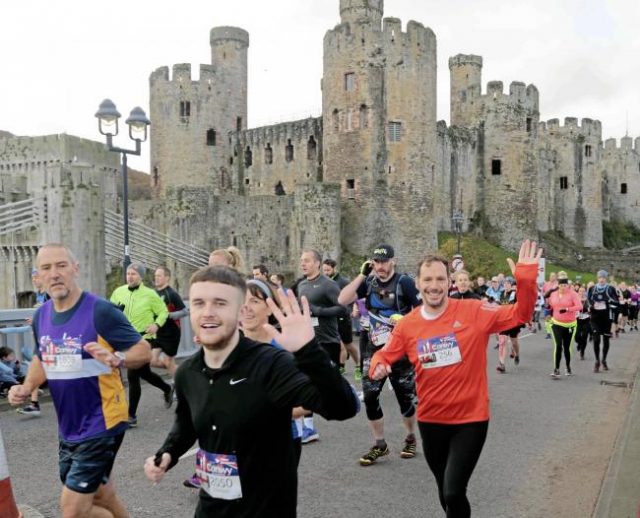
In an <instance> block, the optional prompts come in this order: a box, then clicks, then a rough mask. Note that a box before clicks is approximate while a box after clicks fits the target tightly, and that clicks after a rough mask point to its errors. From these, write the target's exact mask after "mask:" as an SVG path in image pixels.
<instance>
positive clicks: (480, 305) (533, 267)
mask: <svg viewBox="0 0 640 518" xmlns="http://www.w3.org/2000/svg"><path fill="white" fill-rule="evenodd" d="M541 255H542V249H540V250H538V248H537V246H536V243H535V242H529V241H528V240H527V241H525V242H524V243H523V244H522V247H521V248H520V255H519V258H518V264H517V266H516V265H515V264H514V263H513V261H512V260H511V259H508V262H509V266H510V267H511V271H512V272H513V273H514V275H515V278H516V281H517V285H518V302H517V303H516V304H513V305H509V306H495V305H493V304H488V303H484V302H482V301H478V300H454V299H449V298H448V296H447V293H448V289H449V283H450V279H449V274H448V262H447V260H446V259H444V258H442V257H439V256H435V255H429V256H426V257H425V258H424V259H423V260H422V261H421V262H420V264H419V267H418V277H417V279H416V285H417V287H418V290H419V291H420V293H421V295H422V300H423V305H422V306H421V307H419V308H416V309H414V310H413V311H412V312H411V313H409V314H408V315H407V316H405V317H404V318H403V319H402V320H400V322H399V323H398V324H397V325H396V327H395V329H394V331H393V334H392V338H391V341H390V342H389V343H388V344H387V345H386V346H385V347H383V348H382V349H381V350H380V351H378V352H377V353H376V354H375V355H374V356H373V358H372V359H371V367H370V370H369V376H370V377H371V378H372V379H382V378H384V377H385V376H386V375H387V374H388V373H389V372H390V370H391V365H392V364H393V363H395V362H396V361H397V360H398V359H399V358H401V357H402V356H403V355H405V354H406V355H407V356H408V357H409V360H410V361H411V363H412V364H413V366H414V369H415V371H416V387H417V392H418V400H419V402H418V426H419V429H420V435H421V436H422V443H423V448H424V453H425V457H426V459H427V464H428V465H429V468H430V469H431V471H432V472H433V474H434V476H435V478H436V482H437V484H438V493H439V496H440V503H441V505H442V507H443V509H444V510H445V512H446V515H447V518H454V517H455V518H458V517H468V516H470V515H471V507H470V505H469V501H468V500H467V496H466V490H467V483H468V482H469V479H470V478H471V474H472V473H473V469H474V468H475V465H476V463H477V461H478V458H479V457H480V453H481V451H482V447H483V446H484V441H485V438H486V435H487V429H488V426H489V390H488V385H487V354H486V349H487V344H488V342H489V337H490V336H491V334H493V333H497V332H499V331H502V330H505V329H510V328H512V327H515V326H516V325H519V324H523V323H525V322H528V321H529V319H530V317H531V313H532V312H533V308H534V305H535V302H536V298H537V286H536V277H537V272H538V262H539V259H540V257H541Z"/></svg>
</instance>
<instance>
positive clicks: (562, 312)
mask: <svg viewBox="0 0 640 518" xmlns="http://www.w3.org/2000/svg"><path fill="white" fill-rule="evenodd" d="M566 312H567V308H562V309H561V310H560V311H558V313H560V314H561V315H562V314H564V313H566Z"/></svg>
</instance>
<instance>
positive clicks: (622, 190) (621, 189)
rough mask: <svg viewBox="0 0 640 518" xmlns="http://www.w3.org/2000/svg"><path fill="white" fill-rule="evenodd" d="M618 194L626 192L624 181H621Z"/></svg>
mask: <svg viewBox="0 0 640 518" xmlns="http://www.w3.org/2000/svg"><path fill="white" fill-rule="evenodd" d="M620 194H627V184H626V183H621V184H620Z"/></svg>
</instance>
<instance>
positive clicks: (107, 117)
mask: <svg viewBox="0 0 640 518" xmlns="http://www.w3.org/2000/svg"><path fill="white" fill-rule="evenodd" d="M96 117H97V118H98V130H99V131H100V134H101V135H105V136H106V137H107V149H108V150H109V151H115V152H116V153H122V185H123V187H122V200H123V209H124V210H123V212H124V259H123V261H122V270H123V274H124V278H125V282H126V280H127V268H128V267H129V265H130V264H131V256H130V255H129V252H130V251H129V187H128V182H127V155H138V156H139V155H140V150H141V143H142V142H145V141H146V140H147V127H148V126H149V124H151V121H150V120H149V119H148V118H147V115H146V113H144V110H143V109H142V108H140V107H139V106H136V107H135V108H134V109H133V110H131V113H130V114H129V118H128V119H127V120H126V121H125V123H126V124H127V125H128V126H129V138H130V139H131V140H133V141H135V143H136V148H135V149H123V148H120V147H116V146H114V145H113V137H115V136H116V135H117V134H118V119H119V118H120V112H119V111H118V110H117V109H116V105H115V104H113V102H112V101H111V100H110V99H105V100H104V101H102V102H101V103H100V107H99V108H98V111H97V112H96Z"/></svg>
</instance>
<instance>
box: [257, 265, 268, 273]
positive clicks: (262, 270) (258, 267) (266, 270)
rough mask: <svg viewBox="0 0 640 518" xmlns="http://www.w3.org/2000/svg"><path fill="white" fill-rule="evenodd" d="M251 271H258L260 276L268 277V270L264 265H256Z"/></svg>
mask: <svg viewBox="0 0 640 518" xmlns="http://www.w3.org/2000/svg"><path fill="white" fill-rule="evenodd" d="M253 270H260V273H261V274H262V275H269V270H268V269H267V267H266V266H265V265H264V264H256V265H255V266H254V267H253Z"/></svg>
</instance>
